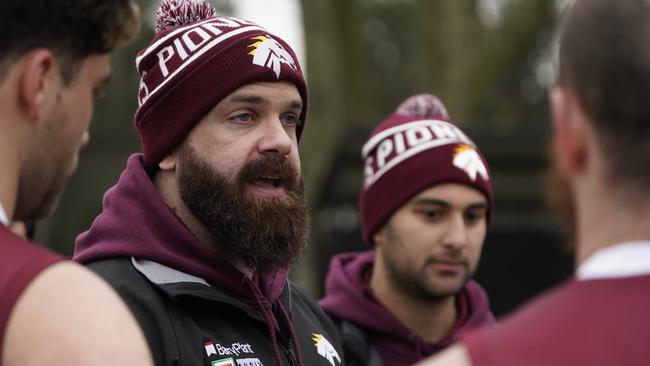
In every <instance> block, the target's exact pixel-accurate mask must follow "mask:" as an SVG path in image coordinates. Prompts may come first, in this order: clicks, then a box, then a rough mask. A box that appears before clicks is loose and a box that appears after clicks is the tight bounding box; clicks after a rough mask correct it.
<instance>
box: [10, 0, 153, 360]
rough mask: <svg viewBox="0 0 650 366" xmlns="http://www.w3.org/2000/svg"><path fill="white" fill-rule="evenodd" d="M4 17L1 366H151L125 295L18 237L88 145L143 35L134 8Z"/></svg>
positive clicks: (33, 10) (58, 6)
mask: <svg viewBox="0 0 650 366" xmlns="http://www.w3.org/2000/svg"><path fill="white" fill-rule="evenodd" d="M1 7H2V10H0V34H1V35H2V36H1V37H0V156H2V158H1V159H0V167H1V170H2V174H1V175H0V365H3V366H35V365H66V366H88V365H103V364H106V363H111V364H115V363H118V364H120V365H132V366H136V365H152V362H151V355H150V354H149V352H148V349H147V345H146V342H145V339H144V337H143V335H142V332H141V330H140V329H139V327H138V325H137V323H136V321H135V319H134V318H133V316H132V315H131V313H130V312H129V310H128V309H127V307H126V306H125V305H124V303H123V302H122V301H121V300H120V298H119V296H117V294H116V293H115V292H114V291H113V290H112V289H111V287H110V286H108V285H107V284H106V283H105V282H104V281H102V280H101V279H100V278H99V277H98V276H97V275H95V274H94V273H92V272H91V271H88V270H87V269H85V268H83V267H81V266H79V265H78V264H75V263H73V262H70V261H66V260H64V259H63V258H61V257H60V256H58V255H56V254H54V253H51V252H49V251H48V250H46V249H44V248H42V247H40V246H38V245H36V244H34V243H32V242H30V241H29V240H27V239H26V238H24V237H22V236H19V235H16V234H15V233H14V232H13V231H12V230H11V227H12V226H13V223H18V222H33V220H38V219H41V218H43V217H45V216H47V215H48V214H49V213H50V212H51V211H53V210H54V208H55V207H56V205H57V203H58V200H59V197H60V195H61V192H62V190H63V188H64V186H65V183H66V181H67V179H68V178H69V177H70V175H71V174H72V173H73V172H74V170H75V168H76V166H77V161H78V154H79V150H80V149H81V148H82V147H83V146H84V145H85V144H86V143H87V142H88V124H89V122H90V118H91V115H92V109H93V93H94V92H95V91H96V89H97V88H99V87H101V86H102V84H104V83H105V82H106V80H107V78H108V77H109V75H110V72H111V66H110V52H111V51H112V50H113V49H114V48H115V47H117V46H119V45H120V44H121V43H123V42H125V41H127V40H129V39H130V38H132V37H133V36H134V35H135V34H136V33H137V31H138V29H139V24H140V18H139V12H138V8H137V7H136V6H135V4H134V3H132V2H131V1H129V0H113V1H105V0H85V1H77V0H68V1H58V0H5V1H3V2H2V5H1Z"/></svg>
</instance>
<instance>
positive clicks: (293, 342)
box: [278, 302, 303, 366]
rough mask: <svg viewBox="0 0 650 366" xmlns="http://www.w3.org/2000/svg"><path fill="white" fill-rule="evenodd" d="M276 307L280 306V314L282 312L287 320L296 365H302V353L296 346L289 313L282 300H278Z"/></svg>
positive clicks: (296, 341) (296, 340)
mask: <svg viewBox="0 0 650 366" xmlns="http://www.w3.org/2000/svg"><path fill="white" fill-rule="evenodd" d="M278 305H279V306H278V308H280V314H282V317H283V318H284V321H285V322H287V328H289V337H290V338H291V345H292V346H293V349H294V351H296V362H297V363H298V366H302V365H303V363H302V354H301V353H300V347H298V337H297V336H296V332H295V330H294V329H293V324H292V323H291V318H290V317H289V313H287V310H286V309H285V308H284V305H282V302H278Z"/></svg>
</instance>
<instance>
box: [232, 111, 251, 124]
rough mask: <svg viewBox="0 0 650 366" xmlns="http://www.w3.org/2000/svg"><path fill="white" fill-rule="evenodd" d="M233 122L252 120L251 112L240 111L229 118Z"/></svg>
mask: <svg viewBox="0 0 650 366" xmlns="http://www.w3.org/2000/svg"><path fill="white" fill-rule="evenodd" d="M229 120H231V121H233V122H234V123H247V122H250V121H252V120H253V115H252V114H251V113H240V114H237V115H234V116H232V117H230V118H229Z"/></svg>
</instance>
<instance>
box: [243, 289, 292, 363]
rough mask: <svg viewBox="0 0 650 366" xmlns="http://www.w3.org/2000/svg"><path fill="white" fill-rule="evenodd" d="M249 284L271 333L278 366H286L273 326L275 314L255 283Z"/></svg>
mask: <svg viewBox="0 0 650 366" xmlns="http://www.w3.org/2000/svg"><path fill="white" fill-rule="evenodd" d="M246 282H247V284H248V287H249V288H250V289H251V291H253V295H255V301H257V306H258V307H259V309H260V310H261V311H262V315H263V316H264V319H265V320H266V329H267V330H268V332H269V337H270V338H271V345H272V346H273V354H274V355H275V361H276V362H277V363H278V366H284V363H283V362H282V356H280V350H279V349H278V340H277V337H276V336H275V328H274V326H273V314H269V313H270V309H268V308H270V306H269V307H267V306H266V304H265V303H264V302H266V301H264V302H262V300H266V299H265V298H264V295H263V294H262V292H261V291H260V290H259V289H258V288H257V287H256V286H255V285H254V284H253V281H250V280H247V281H246Z"/></svg>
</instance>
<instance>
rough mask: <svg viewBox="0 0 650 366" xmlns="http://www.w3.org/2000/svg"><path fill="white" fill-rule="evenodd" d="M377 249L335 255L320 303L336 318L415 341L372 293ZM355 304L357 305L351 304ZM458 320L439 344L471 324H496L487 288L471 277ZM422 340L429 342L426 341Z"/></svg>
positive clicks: (462, 295)
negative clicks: (372, 276) (324, 293)
mask: <svg viewBox="0 0 650 366" xmlns="http://www.w3.org/2000/svg"><path fill="white" fill-rule="evenodd" d="M374 260H375V255H374V251H372V250H370V251H365V252H360V253H343V254H339V255H337V256H335V257H334V258H332V261H331V264H330V271H329V273H328V276H327V280H326V284H325V292H326V296H325V298H323V299H321V300H320V305H321V306H322V307H323V309H325V310H326V311H327V312H328V313H330V314H333V315H334V316H336V317H337V318H340V319H345V320H348V321H352V322H354V323H356V324H358V325H360V326H362V327H364V328H366V329H369V330H370V331H372V332H377V333H382V334H387V335H388V337H395V336H398V337H401V338H409V339H411V340H415V338H419V337H414V335H413V334H412V333H411V331H410V330H409V329H407V328H406V326H404V325H403V324H402V322H400V321H399V320H398V319H397V318H396V317H395V316H394V315H393V314H392V313H391V312H390V311H388V309H386V308H385V307H384V306H383V305H382V304H381V303H380V302H379V301H377V299H376V298H375V296H374V295H373V294H372V291H371V289H370V286H369V284H368V278H369V276H370V273H371V272H372V267H373V265H374ZM350 304H354V305H355V306H350ZM456 306H457V308H458V310H459V312H458V321H457V322H456V324H455V325H454V328H453V329H452V331H451V332H450V334H449V336H448V337H445V338H444V339H443V340H441V341H440V342H438V343H437V344H436V345H430V346H435V347H438V346H440V345H442V344H444V345H446V344H448V343H450V342H451V341H453V340H454V339H455V338H456V335H457V332H461V331H464V330H465V329H466V328H468V327H474V326H479V325H486V324H492V323H494V316H493V315H492V313H491V312H490V309H489V302H488V298H487V295H486V294H485V291H484V290H483V289H482V288H481V287H480V286H479V285H478V283H476V282H475V281H473V280H471V281H469V282H468V283H467V285H466V286H465V287H464V288H463V290H462V291H461V292H460V293H459V294H458V295H457V296H456ZM421 343H427V342H425V341H424V340H422V341H421Z"/></svg>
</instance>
